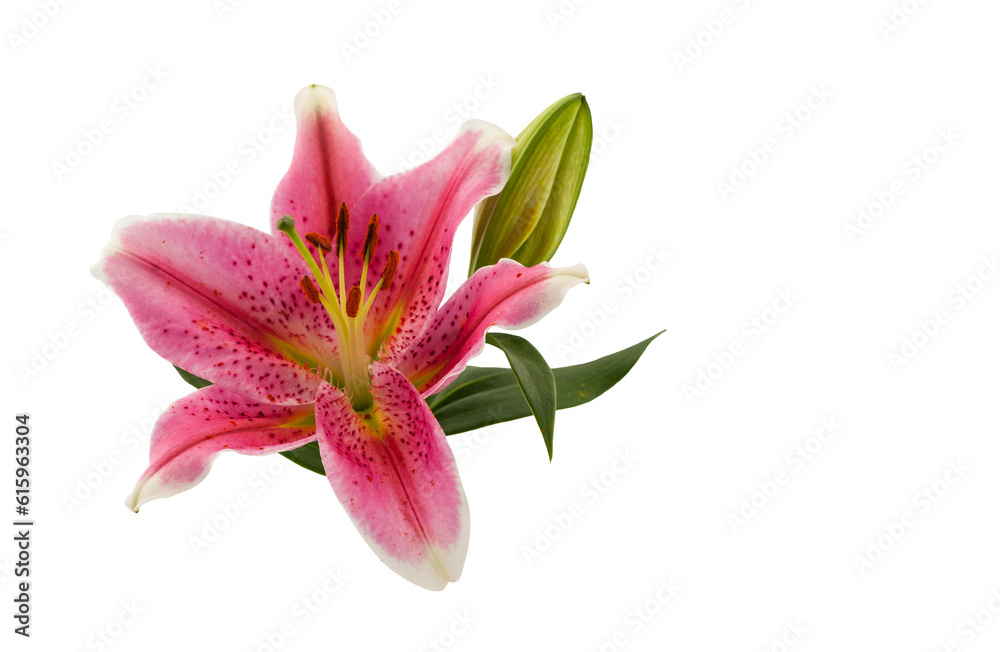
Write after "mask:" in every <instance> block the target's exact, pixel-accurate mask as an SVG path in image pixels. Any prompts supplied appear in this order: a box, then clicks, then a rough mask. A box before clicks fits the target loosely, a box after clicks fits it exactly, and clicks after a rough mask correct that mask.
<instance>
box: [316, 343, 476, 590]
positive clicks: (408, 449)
mask: <svg viewBox="0 0 1000 652" xmlns="http://www.w3.org/2000/svg"><path fill="white" fill-rule="evenodd" d="M371 372H372V374H371V378H372V395H373V397H374V404H373V406H372V408H371V409H369V410H367V411H365V412H363V413H361V414H359V413H357V412H355V411H354V409H353V408H352V407H351V401H350V399H349V398H348V397H347V395H346V394H344V392H343V391H341V390H340V389H338V388H335V387H333V386H331V385H328V384H325V383H324V384H323V385H321V386H320V389H319V392H318V393H317V396H316V424H317V433H318V435H319V437H318V439H317V441H318V442H319V450H320V455H321V456H322V459H323V466H324V468H325V469H326V476H327V478H328V479H329V480H330V485H331V486H332V487H333V491H334V493H335V494H336V495H337V498H338V499H339V500H340V502H341V504H343V506H344V509H346V510H347V513H348V514H349V515H350V517H351V520H352V521H354V525H355V527H357V528H358V531H359V532H360V533H361V535H362V536H363V537H364V538H365V541H367V542H368V545H369V546H371V548H372V550H374V551H375V554H377V555H378V556H379V558H380V559H381V560H382V561H383V562H384V563H385V564H386V565H387V566H389V568H391V569H392V570H394V571H396V572H397V573H399V574H400V575H402V576H403V577H405V578H406V579H408V580H410V581H411V582H413V583H414V584H417V585H418V586H422V587H424V588H427V589H432V590H440V589H442V588H444V587H445V586H446V585H447V583H448V582H454V581H455V580H457V579H458V577H459V575H461V574H462V567H463V566H464V564H465V554H466V551H467V550H468V547H469V506H468V502H467V501H466V499H465V492H464V491H463V489H462V483H461V481H460V480H459V477H458V470H457V468H456V466H455V458H454V456H453V455H452V452H451V448H450V447H449V446H448V443H447V442H446V441H445V435H444V432H443V431H442V430H441V426H440V425H438V422H437V421H436V420H435V419H434V415H433V414H432V413H431V411H430V409H429V408H428V407H427V404H426V403H425V402H424V401H423V399H421V398H420V395H419V394H417V392H416V390H415V389H414V388H413V385H411V384H410V382H409V381H408V380H407V379H406V378H405V377H404V376H403V375H402V374H400V373H399V372H398V371H396V370H394V369H392V368H391V367H387V366H386V365H383V364H380V363H378V362H375V363H373V364H372V366H371Z"/></svg>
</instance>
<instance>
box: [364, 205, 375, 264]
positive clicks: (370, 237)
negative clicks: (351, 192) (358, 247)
mask: <svg viewBox="0 0 1000 652" xmlns="http://www.w3.org/2000/svg"><path fill="white" fill-rule="evenodd" d="M376 246H378V215H372V217H371V219H370V220H368V232H367V233H365V247H364V250H363V254H362V257H363V258H364V260H365V261H366V262H370V261H371V259H372V256H373V255H374V254H375V247H376Z"/></svg>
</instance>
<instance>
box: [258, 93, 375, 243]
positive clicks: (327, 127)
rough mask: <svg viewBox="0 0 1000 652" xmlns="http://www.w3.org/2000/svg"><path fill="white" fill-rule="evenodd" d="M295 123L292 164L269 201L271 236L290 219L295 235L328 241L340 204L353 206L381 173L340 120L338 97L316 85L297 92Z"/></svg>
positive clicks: (276, 233) (333, 230)
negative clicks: (284, 218) (281, 222)
mask: <svg viewBox="0 0 1000 652" xmlns="http://www.w3.org/2000/svg"><path fill="white" fill-rule="evenodd" d="M295 121H296V135H295V153H294V155H293V157H292V164H291V166H289V168H288V172H286V173H285V176H284V177H283V178H282V179H281V183H279V184H278V188H277V190H275V192H274V196H273V197H272V199H271V232H272V233H274V234H275V235H279V234H278V231H277V230H276V229H275V228H274V225H275V223H277V221H278V220H280V219H281V218H282V216H284V215H291V216H292V217H294V218H295V225H296V227H297V228H298V230H299V233H302V234H306V233H309V232H311V231H314V232H316V233H321V234H323V235H326V236H327V237H331V238H332V237H333V234H334V232H335V226H336V225H335V221H334V220H335V219H336V217H337V211H338V209H339V208H340V204H341V202H346V203H347V205H348V206H353V205H354V203H355V202H356V201H357V200H358V198H359V197H361V195H362V194H363V193H364V192H365V191H366V190H368V188H370V187H371V186H372V185H373V184H374V183H375V182H376V181H378V180H379V179H381V178H382V175H380V174H379V173H378V171H377V170H375V167H374V166H373V165H372V164H371V163H370V162H369V161H368V159H367V158H366V157H365V154H364V151H363V150H362V148H361V142H360V141H359V140H358V138H357V136H355V135H354V134H353V133H351V131H350V130H349V129H348V128H347V127H345V126H344V123H343V122H342V121H341V120H340V113H339V112H338V111H337V96H336V95H334V93H333V91H332V90H330V89H329V88H327V87H326V86H317V85H315V84H314V85H312V86H307V87H305V88H303V89H302V90H301V91H299V93H298V95H296V96H295ZM365 217H366V218H367V216H365ZM361 233H364V225H362V226H361ZM288 244H289V245H290V243H288Z"/></svg>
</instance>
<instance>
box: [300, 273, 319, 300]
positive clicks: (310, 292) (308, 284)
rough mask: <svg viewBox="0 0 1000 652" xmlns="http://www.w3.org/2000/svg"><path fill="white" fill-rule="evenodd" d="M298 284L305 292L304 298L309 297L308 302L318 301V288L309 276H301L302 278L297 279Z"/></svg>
mask: <svg viewBox="0 0 1000 652" xmlns="http://www.w3.org/2000/svg"><path fill="white" fill-rule="evenodd" d="M299 285H301V286H302V291H303V292H304V293H305V295H306V298H307V299H309V303H319V289H318V288H317V287H316V284H315V283H313V281H312V279H311V278H309V277H308V276H303V277H302V280H301V281H299Z"/></svg>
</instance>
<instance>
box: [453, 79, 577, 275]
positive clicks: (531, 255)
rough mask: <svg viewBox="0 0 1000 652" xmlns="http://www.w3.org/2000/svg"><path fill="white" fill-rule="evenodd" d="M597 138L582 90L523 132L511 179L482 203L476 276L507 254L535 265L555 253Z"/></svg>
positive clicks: (472, 267) (471, 268)
mask: <svg viewBox="0 0 1000 652" xmlns="http://www.w3.org/2000/svg"><path fill="white" fill-rule="evenodd" d="M593 139H594V124H593V122H592V120H591V117H590V107H589V106H587V100H586V99H584V97H583V95H582V94H580V93H575V94H573V95H569V96H567V97H564V98H563V99H561V100H559V101H558V102H556V103H555V104H553V105H552V106H550V107H549V108H547V109H545V111H543V112H542V113H541V115H539V116H538V117H537V118H535V119H534V120H533V121H532V122H531V124H529V125H528V126H527V127H526V128H525V129H524V131H522V132H521V133H520V134H519V135H518V137H517V142H516V144H515V145H514V149H513V151H512V152H511V170H510V179H508V181H507V184H506V185H505V186H504V188H503V190H501V191H500V193H499V194H497V195H493V196H492V197H487V198H486V199H484V200H483V201H481V202H480V203H479V205H478V206H476V216H475V225H474V227H473V235H472V260H471V262H470V264H469V275H470V276H471V275H472V273H473V272H475V271H476V270H477V269H479V268H480V267H485V266H487V265H492V264H494V263H496V262H497V261H498V260H500V259H501V258H513V259H514V260H516V261H518V262H519V263H521V264H522V265H526V266H529V267H530V266H531V265H536V264H538V263H540V262H542V261H547V260H549V259H550V258H551V257H552V255H553V254H554V253H555V252H556V249H558V248H559V243H560V242H562V239H563V236H564V235H565V234H566V228H567V227H568V226H569V221H570V218H571V217H573V209H574V208H575V207H576V200H577V198H578V197H579V196H580V188H581V186H582V185H583V177H584V176H585V175H586V174H587V164H588V163H589V162H590V145H591V142H592V141H593Z"/></svg>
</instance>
